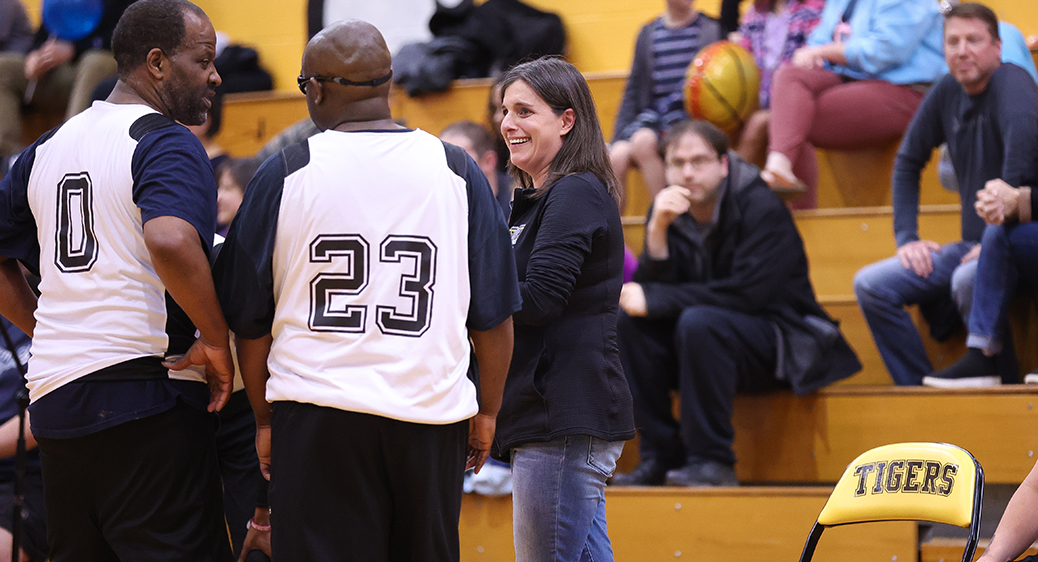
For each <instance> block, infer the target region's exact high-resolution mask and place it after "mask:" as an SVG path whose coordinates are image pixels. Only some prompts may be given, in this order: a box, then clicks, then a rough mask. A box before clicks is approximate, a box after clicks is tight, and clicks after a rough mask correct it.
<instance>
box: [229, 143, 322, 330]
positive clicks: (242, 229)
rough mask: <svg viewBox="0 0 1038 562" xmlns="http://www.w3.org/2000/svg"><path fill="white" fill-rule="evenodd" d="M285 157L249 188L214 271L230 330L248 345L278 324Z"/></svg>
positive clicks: (263, 169) (278, 158)
mask: <svg viewBox="0 0 1038 562" xmlns="http://www.w3.org/2000/svg"><path fill="white" fill-rule="evenodd" d="M303 145H305V143H303ZM296 146H298V145H296ZM286 150H287V149H286ZM283 154H284V153H281V152H279V153H277V154H274V155H273V156H271V157H270V158H268V159H267V161H266V162H264V163H263V165H262V166H260V168H259V170H258V171H257V172H256V175H255V176H253V178H252V181H251V182H249V185H248V187H247V188H246V189H245V197H244V198H243V199H242V204H241V207H239V209H238V214H237V215H235V217H234V220H233V221H232V222H231V228H230V230H228V232H227V240H226V241H224V243H223V247H221V248H220V255H219V256H218V257H217V259H216V264H215V265H214V266H213V281H214V282H215V283H216V294H217V296H218V297H219V299H220V306H221V308H223V313H224V316H225V317H226V318H227V325H228V326H230V328H231V331H233V332H234V333H235V334H236V335H238V336H240V337H243V338H245V339H257V338H260V337H263V336H265V335H267V334H269V333H270V328H271V326H272V324H273V322H274V269H273V258H274V242H275V239H276V236H277V221H278V209H279V208H280V206H281V193H282V190H283V188H284V185H285V176H286V175H287V173H286V169H287V167H286V164H285V162H286V160H285V158H284V156H283Z"/></svg>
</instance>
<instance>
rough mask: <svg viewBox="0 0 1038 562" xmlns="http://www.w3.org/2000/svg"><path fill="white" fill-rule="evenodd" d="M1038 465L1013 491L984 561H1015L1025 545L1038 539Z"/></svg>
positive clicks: (1027, 545)
mask: <svg viewBox="0 0 1038 562" xmlns="http://www.w3.org/2000/svg"><path fill="white" fill-rule="evenodd" d="M1036 514H1038V464H1036V465H1035V467H1034V468H1032V469H1031V472H1030V474H1028V475H1027V478H1025V479H1024V481H1023V483H1022V484H1020V487H1019V488H1018V489H1017V491H1016V493H1014V494H1013V497H1012V499H1010V500H1009V505H1008V506H1007V507H1006V511H1005V513H1004V514H1003V515H1002V520H1001V521H999V523H998V528H997V529H995V536H994V538H993V539H992V540H991V546H989V547H988V549H987V551H986V552H985V553H984V557H985V560H992V561H998V562H1009V561H1010V560H1016V558H1017V556H1020V555H1021V554H1023V552H1024V551H1025V550H1027V547H1029V546H1030V545H1031V543H1033V542H1034V541H1035V539H1038V516H1036Z"/></svg>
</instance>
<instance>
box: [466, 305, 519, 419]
mask: <svg viewBox="0 0 1038 562" xmlns="http://www.w3.org/2000/svg"><path fill="white" fill-rule="evenodd" d="M469 337H471V338H472V345H473V349H474V350H475V352H476V361H477V365H478V366H479V389H480V390H479V392H480V405H479V413H481V414H485V415H488V416H497V413H498V411H499V410H500V409H501V397H502V395H503V394H504V390H505V378H506V377H507V376H508V366H509V364H510V363H511V362H512V346H513V345H514V343H515V336H514V333H513V328H512V319H511V318H509V319H507V320H505V321H504V322H502V323H500V324H498V325H497V326H495V327H493V328H491V329H489V330H486V331H483V332H480V331H476V330H469Z"/></svg>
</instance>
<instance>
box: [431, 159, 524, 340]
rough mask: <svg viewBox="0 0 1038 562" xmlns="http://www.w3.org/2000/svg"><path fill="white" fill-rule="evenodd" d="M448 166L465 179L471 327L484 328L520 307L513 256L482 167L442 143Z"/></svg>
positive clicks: (502, 218) (505, 230)
mask: <svg viewBox="0 0 1038 562" xmlns="http://www.w3.org/2000/svg"><path fill="white" fill-rule="evenodd" d="M443 146H444V150H445V151H446V153H447V162H448V164H449V165H450V167H451V169H452V170H453V171H454V172H455V173H456V174H458V175H459V176H461V177H462V178H463V179H464V180H465V185H466V188H467V191H468V202H469V230H468V247H469V260H468V261H469V287H470V291H471V299H470V300H469V311H468V319H467V320H466V322H465V325H466V326H467V327H468V328H469V329H470V330H476V331H486V330H489V329H491V328H493V327H495V326H497V325H498V324H500V323H501V322H504V321H505V320H507V319H508V317H509V316H511V315H512V314H513V313H515V312H516V311H517V310H519V307H520V298H519V282H518V275H517V273H516V269H515V256H514V255H513V254H512V243H511V239H510V238H509V236H508V225H507V224H505V219H504V215H503V213H502V210H501V206H500V205H499V204H498V203H497V200H496V199H495V198H494V192H493V190H491V189H490V183H488V182H487V178H486V177H485V176H484V175H483V172H482V170H480V169H479V167H478V166H477V165H476V163H475V162H473V161H472V158H470V157H469V155H468V154H466V153H465V151H463V150H462V149H460V148H458V147H456V146H454V145H451V144H448V143H443Z"/></svg>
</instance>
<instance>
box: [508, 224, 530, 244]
mask: <svg viewBox="0 0 1038 562" xmlns="http://www.w3.org/2000/svg"><path fill="white" fill-rule="evenodd" d="M524 228H526V225H525V224H520V225H519V226H513V227H512V228H509V229H508V233H509V234H511V235H512V245H513V246H515V242H516V240H519V235H520V234H522V233H523V229H524Z"/></svg>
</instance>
